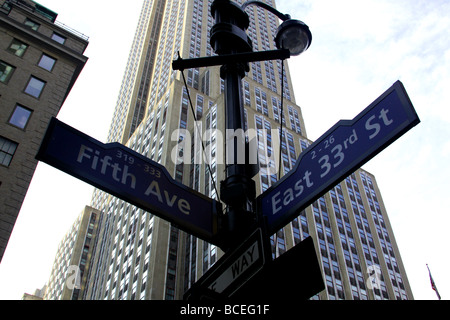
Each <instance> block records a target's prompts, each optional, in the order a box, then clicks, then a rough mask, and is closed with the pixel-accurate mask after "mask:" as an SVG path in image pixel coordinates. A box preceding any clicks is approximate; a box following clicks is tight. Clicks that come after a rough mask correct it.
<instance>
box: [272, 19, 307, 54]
mask: <svg viewBox="0 0 450 320" xmlns="http://www.w3.org/2000/svg"><path fill="white" fill-rule="evenodd" d="M311 41H312V34H311V31H310V30H309V27H308V26H307V25H306V24H304V23H303V22H302V21H300V20H295V19H288V20H286V21H284V22H283V23H282V24H281V25H280V26H279V27H278V29H277V35H276V37H275V44H276V46H277V48H278V49H288V50H289V52H290V53H291V56H298V55H299V54H301V53H302V52H304V51H306V50H307V49H308V48H309V46H310V45H311Z"/></svg>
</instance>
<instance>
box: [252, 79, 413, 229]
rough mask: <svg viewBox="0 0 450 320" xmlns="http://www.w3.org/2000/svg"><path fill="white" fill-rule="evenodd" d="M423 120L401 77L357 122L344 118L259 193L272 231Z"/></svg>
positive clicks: (261, 206)
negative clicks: (286, 172) (276, 180)
mask: <svg viewBox="0 0 450 320" xmlns="http://www.w3.org/2000/svg"><path fill="white" fill-rule="evenodd" d="M419 122H420V120H419V118H418V116H417V114H416V112H415V110H414V107H413V106H412V103H411V101H410V100H409V98H408V95H407V93H406V91H405V88H404V87H403V84H402V83H401V82H400V81H397V82H396V83H394V85H393V86H392V87H391V88H389V89H388V90H387V91H386V92H385V93H384V94H383V95H381V96H380V97H379V98H378V99H377V100H375V101H374V102H373V103H372V104H371V105H370V106H368V107H367V108H366V109H365V110H363V111H362V112H361V113H360V114H359V115H358V116H356V117H355V118H354V119H353V120H341V121H339V122H338V123H337V124H336V125H334V126H333V127H332V128H331V129H330V130H328V131H327V132H326V133H325V134H323V135H322V136H321V137H320V138H319V139H317V141H315V142H314V143H313V144H312V145H311V146H310V147H309V148H308V149H306V150H305V151H304V152H302V153H301V155H300V157H299V159H298V160H297V163H296V165H295V167H294V168H293V169H292V170H291V171H290V172H289V173H288V174H287V175H285V176H284V177H283V178H282V179H281V180H280V181H278V182H277V183H276V184H275V185H273V186H272V187H271V188H269V189H268V190H266V191H265V192H264V193H263V194H261V195H260V196H259V198H258V199H259V201H260V208H261V211H262V215H263V216H264V217H267V222H268V229H269V234H273V233H275V232H276V231H278V230H279V229H281V228H282V227H284V226H285V225H286V224H287V223H289V222H290V221H292V220H293V219H294V218H295V217H297V216H298V215H299V214H300V211H301V210H304V209H305V208H306V207H308V206H309V205H311V204H312V203H313V202H314V201H315V200H317V199H318V198H319V197H320V196H322V195H323V194H325V193H326V192H327V191H328V190H330V189H331V188H332V187H334V186H335V185H336V184H337V183H339V182H341V181H342V180H343V179H344V178H346V177H347V176H348V175H350V174H351V173H353V172H354V171H355V170H356V169H358V168H359V167H360V166H362V165H363V164H364V163H366V162H367V161H369V160H370V159H371V158H373V157H374V156H375V155H377V154H378V153H379V152H381V151H382V150H383V149H384V148H386V147H387V146H388V145H390V144H391V143H392V142H394V141H395V140H396V139H398V138H399V137H400V136H402V135H403V134H404V133H405V132H407V131H408V130H409V129H411V128H412V127H414V126H415V125H417V124H418V123H419Z"/></svg>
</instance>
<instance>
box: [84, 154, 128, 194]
mask: <svg viewBox="0 0 450 320" xmlns="http://www.w3.org/2000/svg"><path fill="white" fill-rule="evenodd" d="M112 160H113V158H112V157H110V156H103V157H100V151H97V150H93V149H92V148H88V147H86V146H85V145H81V148H80V152H79V153H78V157H77V162H78V163H83V161H90V162H91V169H92V170H100V173H101V174H102V175H111V176H112V178H113V179H114V180H115V181H117V182H120V183H121V184H124V185H129V186H130V188H131V189H136V177H135V176H134V175H133V174H131V173H129V172H128V169H129V167H128V165H124V166H123V167H122V168H121V166H120V164H119V163H117V162H114V163H113V162H112Z"/></svg>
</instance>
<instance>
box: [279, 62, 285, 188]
mask: <svg viewBox="0 0 450 320" xmlns="http://www.w3.org/2000/svg"><path fill="white" fill-rule="evenodd" d="M280 61H281V106H280V122H281V128H280V162H279V164H278V180H280V179H281V160H282V157H281V153H282V149H283V148H282V145H283V115H284V114H283V101H284V60H280Z"/></svg>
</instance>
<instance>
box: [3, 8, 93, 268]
mask: <svg viewBox="0 0 450 320" xmlns="http://www.w3.org/2000/svg"><path fill="white" fill-rule="evenodd" d="M56 18H57V14H56V13H55V12H53V11H51V10H49V9H47V8H45V7H43V6H41V5H39V4H38V3H36V2H34V1H25V0H22V1H19V0H2V1H0V43H1V48H0V105H1V109H0V261H1V259H2V257H3V253H4V251H5V249H6V246H7V243H8V240H9V238H10V235H11V232H12V230H13V228H14V224H15V222H16V219H17V216H18V214H19V211H20V208H21V206H22V202H23V200H24V198H25V195H26V193H27V190H28V186H29V184H30V181H31V178H32V176H33V174H34V170H35V168H36V165H37V160H36V159H35V155H36V153H37V151H38V149H39V146H40V144H41V141H42V138H43V136H44V133H45V131H46V129H47V125H48V123H49V121H50V118H51V117H53V116H56V115H57V114H58V112H59V110H60V108H61V106H62V104H63V103H64V101H65V99H66V97H67V95H68V94H69V92H70V90H71V88H72V87H73V85H74V83H75V81H76V79H77V78H78V75H79V74H80V72H81V70H82V69H83V67H84V65H85V63H86V61H87V58H86V57H85V56H84V55H83V53H84V51H85V49H86V47H87V45H88V38H87V37H86V36H83V35H81V34H79V33H77V32H75V31H74V30H71V29H69V28H68V27H67V26H64V25H63V24H61V23H59V22H58V21H56Z"/></svg>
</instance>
